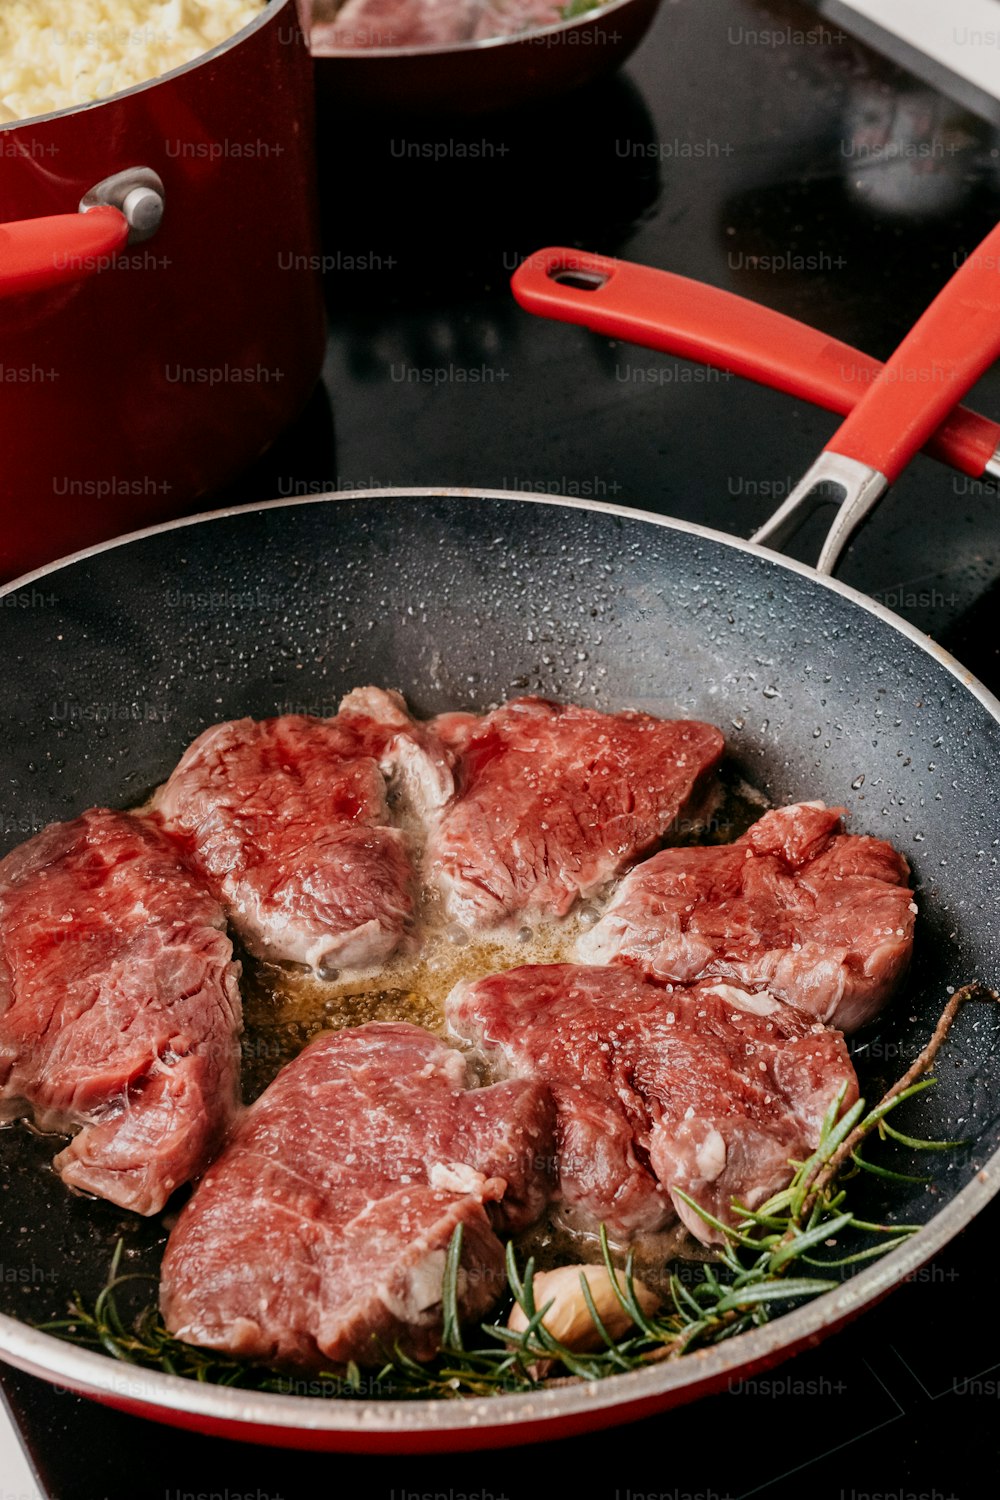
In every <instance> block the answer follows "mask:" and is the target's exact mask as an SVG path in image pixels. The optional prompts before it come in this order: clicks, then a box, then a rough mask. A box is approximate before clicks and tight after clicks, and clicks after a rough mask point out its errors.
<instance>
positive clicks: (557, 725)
mask: <svg viewBox="0 0 1000 1500" xmlns="http://www.w3.org/2000/svg"><path fill="white" fill-rule="evenodd" d="M434 727H435V729H436V731H437V733H438V734H439V736H440V737H441V739H442V740H443V741H444V743H445V744H446V745H447V746H448V748H449V749H450V750H451V751H452V753H453V754H454V755H455V756H456V758H457V766H456V780H457V793H456V798H455V800H454V801H453V802H452V804H451V805H450V806H449V807H448V808H446V809H445V812H444V815H443V818H442V820H441V823H440V826H439V827H438V828H437V830H436V831H435V832H434V833H433V834H432V836H431V839H430V843H429V846H428V856H429V865H428V869H429V875H430V879H431V881H432V882H433V883H434V884H436V885H438V886H439V887H440V888H441V889H442V890H443V892H444V896H445V903H446V906H447V908H448V910H449V911H450V913H451V914H452V915H453V916H454V917H455V918H457V920H458V921H460V922H462V923H463V924H464V925H465V926H467V927H469V928H471V929H477V928H479V929H483V928H490V927H495V926H496V925H497V924H498V923H500V922H503V921H504V920H506V919H508V918H512V917H516V916H517V915H518V914H519V913H522V912H524V913H526V914H530V915H540V916H563V915H564V914H565V913H566V912H567V911H568V910H569V908H570V907H571V906H572V905H573V903H574V901H575V900H576V899H577V897H579V896H587V895H588V894H590V893H591V892H592V891H594V890H596V889H598V888H599V887H600V886H601V885H603V884H604V883H605V881H607V880H609V879H610V878H611V877H612V876H613V875H617V874H618V873H619V871H621V870H622V869H624V868H625V866H626V865H628V864H630V863H631V861H632V860H634V859H636V858H637V857H638V856H640V855H642V854H645V853H647V852H648V851H649V850H650V849H652V848H654V847H655V846H656V845H657V844H658V843H659V842H660V841H661V839H662V838H663V837H664V836H665V835H666V834H667V832H668V831H669V829H670V826H671V824H673V823H674V822H675V821H676V820H677V819H678V818H680V817H682V816H685V815H690V814H691V813H692V812H693V811H695V810H696V805H697V801H698V799H699V798H700V797H701V796H702V794H703V792H704V786H705V781H706V778H707V776H708V773H709V772H710V771H712V769H713V768H714V767H715V765H716V764H717V763H718V761H719V758H720V757H721V755H722V751H723V748H724V741H723V738H722V735H721V734H720V732H719V731H718V730H717V729H715V728H713V727H712V725H710V724H700V723H697V722H694V721H691V722H689V721H684V720H667V719H654V718H651V717H650V716H649V715H648V714H640V713H622V714H602V713H597V712H596V711H595V710H594V709H590V708H578V707H575V706H573V705H566V706H565V707H563V706H560V705H558V704H555V703H548V702H546V701H545V700H544V699H541V698H515V699H513V700H512V701H511V702H510V703H507V704H505V705H504V706H503V707H502V708H498V709H497V710H496V711H495V712H494V713H491V714H487V715H486V716H485V718H476V717H475V716H473V715H471V714H447V715H444V716H443V717H442V718H440V719H437V720H435V721H434Z"/></svg>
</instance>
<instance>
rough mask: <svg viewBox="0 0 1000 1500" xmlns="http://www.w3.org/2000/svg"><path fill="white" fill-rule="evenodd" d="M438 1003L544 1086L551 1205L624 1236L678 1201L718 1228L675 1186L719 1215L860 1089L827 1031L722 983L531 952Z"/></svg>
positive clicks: (688, 1216)
mask: <svg viewBox="0 0 1000 1500" xmlns="http://www.w3.org/2000/svg"><path fill="white" fill-rule="evenodd" d="M446 1011H447V1017H448V1021H449V1024H450V1026H451V1027H452V1029H453V1031H454V1032H455V1033H456V1034H457V1035H458V1036H460V1037H462V1038H463V1039H464V1040H466V1041H469V1042H472V1043H474V1044H475V1045H477V1046H478V1047H480V1048H481V1049H482V1050H483V1051H484V1052H485V1054H486V1056H487V1058H488V1059H490V1060H491V1061H492V1062H493V1063H494V1064H495V1065H496V1066H497V1067H498V1068H499V1069H500V1070H501V1071H503V1072H505V1073H507V1074H509V1075H510V1076H513V1077H518V1078H524V1079H530V1080H533V1081H535V1082H537V1083H542V1084H545V1085H546V1086H547V1087H548V1088H549V1089H550V1091H551V1093H552V1095H553V1097H554V1099H555V1102H556V1109H557V1112H558V1124H557V1153H558V1155H557V1159H558V1171H559V1191H560V1194H561V1198H562V1204H563V1210H564V1212H565V1213H566V1214H567V1217H568V1219H569V1220H570V1222H571V1223H572V1224H573V1225H574V1226H575V1227H577V1228H581V1229H585V1230H590V1231H593V1230H595V1229H596V1228H597V1227H598V1226H599V1225H600V1224H602V1223H603V1224H605V1225H606V1226H607V1228H608V1231H609V1233H610V1234H612V1235H614V1236H618V1237H621V1238H628V1237H630V1236H634V1235H636V1234H640V1233H645V1232H649V1231H655V1230H658V1229H662V1228H664V1227H665V1226H667V1225H668V1224H669V1223H671V1222H672V1221H673V1220H674V1218H675V1215H676V1216H679V1217H680V1218H681V1220H682V1221H683V1222H684V1224H685V1225H686V1226H687V1227H688V1229H690V1231H691V1232H692V1234H694V1235H696V1236H697V1238H698V1239H700V1240H702V1241H704V1242H705V1243H706V1244H711V1243H714V1242H717V1241H719V1240H721V1238H722V1236H721V1234H720V1233H719V1231H717V1230H715V1229H713V1228H712V1227H711V1226H710V1225H708V1224H707V1223H706V1221H705V1220H704V1219H703V1218H701V1217H700V1216H699V1215H698V1214H697V1213H696V1212H695V1211H694V1210H693V1209H691V1208H690V1206H689V1205H688V1204H686V1203H685V1202H684V1201H683V1199H682V1198H681V1197H680V1196H679V1193H678V1191H677V1190H678V1189H680V1190H681V1191H682V1192H684V1193H686V1194H687V1195H688V1196H689V1197H690V1198H692V1199H693V1200H694V1201H695V1202H696V1203H697V1204H698V1205H699V1207H701V1208H702V1209H704V1210H706V1211H707V1212H708V1213H710V1214H712V1215H714V1216H715V1217H716V1218H718V1219H721V1220H722V1221H723V1222H726V1221H730V1222H731V1221H732V1217H733V1215H732V1212H731V1208H730V1205H731V1202H732V1200H733V1199H736V1200H738V1201H739V1202H740V1203H742V1204H744V1205H745V1206H747V1207H751V1208H753V1207H756V1206H758V1205H759V1204H760V1203H762V1202H763V1201H764V1200H765V1199H766V1198H768V1197H769V1196H770V1195H771V1194H772V1193H774V1192H776V1191H778V1190H779V1189H780V1188H781V1187H783V1186H784V1185H785V1184H787V1182H788V1181H789V1180H790V1178H791V1175H792V1168H791V1167H790V1166H789V1159H790V1158H793V1157H797V1158H802V1157H803V1156H805V1155H807V1154H808V1153H809V1152H810V1151H811V1150H812V1149H813V1148H814V1147H815V1146H816V1144H817V1143H818V1140H819V1132H820V1127H821V1125H822V1122H823V1118H824V1116H825V1114H826V1112H827V1110H828V1109H829V1108H830V1106H831V1105H832V1104H833V1103H834V1101H835V1100H836V1099H837V1098H838V1096H840V1095H841V1093H842V1094H843V1103H844V1106H845V1107H846V1106H849V1105H850V1104H851V1103H853V1101H854V1099H855V1098H856V1097H857V1081H856V1078H855V1075H854V1069H853V1068H852V1066H851V1061H850V1058H849V1057H848V1054H847V1049H846V1047H845V1045H844V1041H843V1038H842V1037H841V1036H840V1035H839V1034H838V1033H837V1032H834V1031H830V1030H827V1029H826V1028H825V1027H823V1026H821V1025H819V1024H818V1023H816V1022H810V1021H809V1020H808V1019H806V1018H805V1017H804V1016H803V1015H802V1013H801V1012H800V1011H796V1010H793V1009H792V1008H791V1007H789V1006H786V1005H782V1004H781V1003H780V1001H778V1000H776V999H774V998H773V997H771V996H770V995H768V994H766V993H760V994H748V993H745V992H743V991H740V990H738V989H736V988H735V987H733V986H731V985H726V984H717V985H705V984H702V985H696V986H693V987H690V988H687V987H679V986H678V987H674V988H673V989H672V990H668V989H664V988H662V987H661V986H658V985H653V984H649V983H647V982H646V981H644V980H643V979H642V978H641V977H640V976H639V975H638V974H636V973H635V972H634V971H632V970H629V969H621V968H601V967H591V968H586V967H577V966H575V965H571V964H544V965H543V964H535V965H530V966H526V967H524V968H520V969H512V970H510V971H509V972H508V973H505V974H496V975H493V976H491V977H490V978H488V979H481V980H478V981H475V982H472V983H468V984H464V985H460V986H458V987H457V988H456V990H454V991H453V992H452V994H451V995H450V996H449V998H448V1001H447V1006H446Z"/></svg>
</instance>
